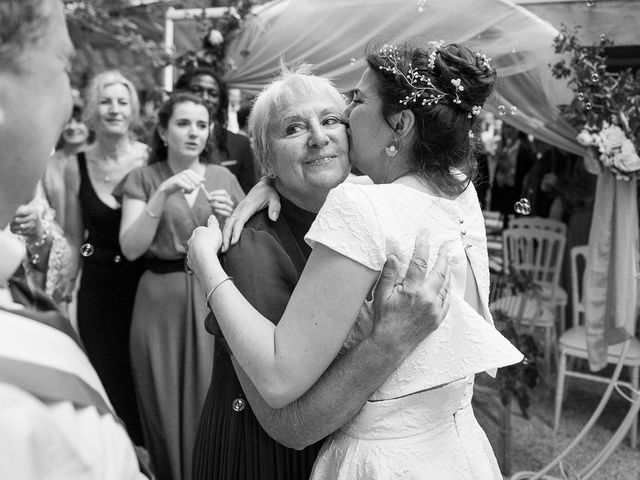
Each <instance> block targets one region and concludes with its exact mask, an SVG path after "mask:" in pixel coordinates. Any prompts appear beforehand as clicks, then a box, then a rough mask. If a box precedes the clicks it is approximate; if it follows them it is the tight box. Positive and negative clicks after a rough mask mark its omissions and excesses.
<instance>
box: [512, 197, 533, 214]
mask: <svg viewBox="0 0 640 480" xmlns="http://www.w3.org/2000/svg"><path fill="white" fill-rule="evenodd" d="M513 209H514V210H515V211H516V213H519V214H521V215H529V214H530V213H531V203H529V200H528V199H526V198H521V199H520V200H518V201H517V202H516V204H515V205H514V206H513Z"/></svg>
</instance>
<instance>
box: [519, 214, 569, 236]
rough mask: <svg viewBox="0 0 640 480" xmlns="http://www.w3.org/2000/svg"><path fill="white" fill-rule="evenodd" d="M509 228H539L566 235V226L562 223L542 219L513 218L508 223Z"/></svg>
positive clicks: (550, 219)
mask: <svg viewBox="0 0 640 480" xmlns="http://www.w3.org/2000/svg"><path fill="white" fill-rule="evenodd" d="M509 228H539V229H542V230H551V231H552V232H558V233H561V234H563V235H566V234H567V225H566V224H565V223H564V222H561V221H560V220H553V219H552V218H544V217H515V218H512V219H511V220H510V221H509Z"/></svg>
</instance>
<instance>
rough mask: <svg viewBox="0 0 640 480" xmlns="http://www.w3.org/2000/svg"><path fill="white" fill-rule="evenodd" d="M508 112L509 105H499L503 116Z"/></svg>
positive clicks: (499, 111)
mask: <svg viewBox="0 0 640 480" xmlns="http://www.w3.org/2000/svg"><path fill="white" fill-rule="evenodd" d="M506 114H507V107H505V106H504V105H500V106H498V115H500V116H503V115H506Z"/></svg>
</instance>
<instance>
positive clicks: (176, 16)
mask: <svg viewBox="0 0 640 480" xmlns="http://www.w3.org/2000/svg"><path fill="white" fill-rule="evenodd" d="M228 10H229V8H228V7H210V8H181V9H175V8H173V7H169V8H168V9H167V11H166V13H165V14H164V18H165V20H164V49H165V51H166V52H167V53H168V54H169V55H173V54H174V53H175V51H174V50H175V38H174V22H175V21H176V20H191V19H198V18H219V17H222V16H223V15H224V14H225V13H226V12H227V11H228ZM164 89H165V90H166V91H167V92H170V91H171V90H173V65H172V64H169V65H167V66H166V67H164Z"/></svg>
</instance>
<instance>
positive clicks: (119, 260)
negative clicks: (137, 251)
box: [113, 255, 122, 263]
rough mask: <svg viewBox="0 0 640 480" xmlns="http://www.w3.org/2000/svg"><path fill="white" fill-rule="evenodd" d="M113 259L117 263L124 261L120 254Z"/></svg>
mask: <svg viewBox="0 0 640 480" xmlns="http://www.w3.org/2000/svg"><path fill="white" fill-rule="evenodd" d="M113 261H114V262H116V263H120V262H121V261H122V257H121V256H120V255H116V256H115V257H113Z"/></svg>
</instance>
